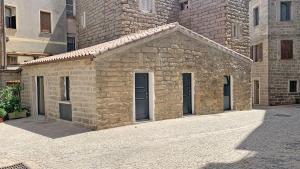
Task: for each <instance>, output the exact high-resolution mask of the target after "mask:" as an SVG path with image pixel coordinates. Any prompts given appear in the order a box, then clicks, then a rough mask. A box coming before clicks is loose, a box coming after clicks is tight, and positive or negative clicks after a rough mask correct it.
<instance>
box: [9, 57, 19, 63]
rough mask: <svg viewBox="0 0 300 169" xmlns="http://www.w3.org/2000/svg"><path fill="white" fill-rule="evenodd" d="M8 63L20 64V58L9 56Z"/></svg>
mask: <svg viewBox="0 0 300 169" xmlns="http://www.w3.org/2000/svg"><path fill="white" fill-rule="evenodd" d="M7 64H8V65H18V58H17V57H16V56H7Z"/></svg>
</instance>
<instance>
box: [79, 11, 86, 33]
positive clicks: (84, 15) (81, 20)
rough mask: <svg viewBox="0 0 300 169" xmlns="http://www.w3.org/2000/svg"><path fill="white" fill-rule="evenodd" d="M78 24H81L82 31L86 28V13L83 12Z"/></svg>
mask: <svg viewBox="0 0 300 169" xmlns="http://www.w3.org/2000/svg"><path fill="white" fill-rule="evenodd" d="M80 23H81V27H82V28H83V29H85V28H86V12H85V11H84V12H83V13H82V15H81V17H80Z"/></svg>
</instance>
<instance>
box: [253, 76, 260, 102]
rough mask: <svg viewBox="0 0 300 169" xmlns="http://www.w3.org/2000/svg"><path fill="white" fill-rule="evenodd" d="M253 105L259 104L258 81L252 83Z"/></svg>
mask: <svg viewBox="0 0 300 169" xmlns="http://www.w3.org/2000/svg"><path fill="white" fill-rule="evenodd" d="M253 100H254V104H259V100H260V98H259V81H258V80H255V81H254V99H253Z"/></svg>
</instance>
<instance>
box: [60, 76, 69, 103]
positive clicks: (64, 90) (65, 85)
mask: <svg viewBox="0 0 300 169" xmlns="http://www.w3.org/2000/svg"><path fill="white" fill-rule="evenodd" d="M61 100H62V101H70V78H69V77H68V76H66V77H62V78H61Z"/></svg>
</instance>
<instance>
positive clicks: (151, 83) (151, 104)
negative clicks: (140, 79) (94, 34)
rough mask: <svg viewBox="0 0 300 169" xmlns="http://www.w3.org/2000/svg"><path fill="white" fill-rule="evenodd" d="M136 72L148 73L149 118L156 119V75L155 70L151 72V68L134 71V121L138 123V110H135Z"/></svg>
mask: <svg viewBox="0 0 300 169" xmlns="http://www.w3.org/2000/svg"><path fill="white" fill-rule="evenodd" d="M136 73H148V88H149V91H148V92H149V120H150V121H155V89H154V86H155V79H154V78H155V77H154V72H151V71H149V70H135V71H134V72H133V76H132V81H133V85H132V86H133V93H132V94H133V97H132V98H133V100H132V103H133V104H132V113H133V114H132V117H133V119H132V121H133V123H136V122H137V121H136V116H135V115H136V110H135V74H136Z"/></svg>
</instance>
